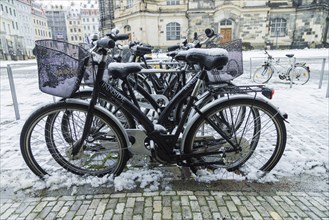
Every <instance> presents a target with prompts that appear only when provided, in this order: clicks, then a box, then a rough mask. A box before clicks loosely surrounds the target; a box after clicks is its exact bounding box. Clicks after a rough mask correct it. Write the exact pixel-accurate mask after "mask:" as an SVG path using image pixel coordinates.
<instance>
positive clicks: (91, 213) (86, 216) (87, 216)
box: [82, 209, 96, 220]
mask: <svg viewBox="0 0 329 220" xmlns="http://www.w3.org/2000/svg"><path fill="white" fill-rule="evenodd" d="M95 212H96V210H95V209H88V210H87V212H86V213H85V214H84V216H83V218H82V219H83V220H90V219H92V218H93V216H94V215H95Z"/></svg>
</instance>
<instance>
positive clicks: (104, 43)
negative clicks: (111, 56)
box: [97, 37, 115, 49]
mask: <svg viewBox="0 0 329 220" xmlns="http://www.w3.org/2000/svg"><path fill="white" fill-rule="evenodd" d="M97 46H98V47H103V48H109V49H110V48H114V46H115V42H114V41H113V40H111V39H109V38H105V37H104V38H102V39H100V40H98V41H97Z"/></svg>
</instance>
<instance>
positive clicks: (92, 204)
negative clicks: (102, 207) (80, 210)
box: [89, 199, 101, 209]
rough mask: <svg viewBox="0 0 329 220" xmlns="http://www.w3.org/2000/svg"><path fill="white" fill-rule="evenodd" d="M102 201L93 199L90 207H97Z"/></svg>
mask: <svg viewBox="0 0 329 220" xmlns="http://www.w3.org/2000/svg"><path fill="white" fill-rule="evenodd" d="M100 201H101V200H100V199H93V200H92V201H91V203H90V205H89V208H90V209H96V208H97V206H98V204H99V202H100Z"/></svg>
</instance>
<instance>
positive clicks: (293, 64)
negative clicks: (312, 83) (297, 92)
mask: <svg viewBox="0 0 329 220" xmlns="http://www.w3.org/2000/svg"><path fill="white" fill-rule="evenodd" d="M289 63H290V61H289ZM295 64H296V57H294V59H293V63H292V69H291V72H290V74H292V76H291V75H290V76H289V77H290V88H292V80H293V79H294V78H295Z"/></svg>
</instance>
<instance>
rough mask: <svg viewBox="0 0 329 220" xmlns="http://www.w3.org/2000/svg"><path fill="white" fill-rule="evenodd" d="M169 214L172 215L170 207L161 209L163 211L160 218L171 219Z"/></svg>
mask: <svg viewBox="0 0 329 220" xmlns="http://www.w3.org/2000/svg"><path fill="white" fill-rule="evenodd" d="M171 214H172V212H171V208H170V207H166V206H165V207H163V209H162V217H163V219H172V217H171Z"/></svg>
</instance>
